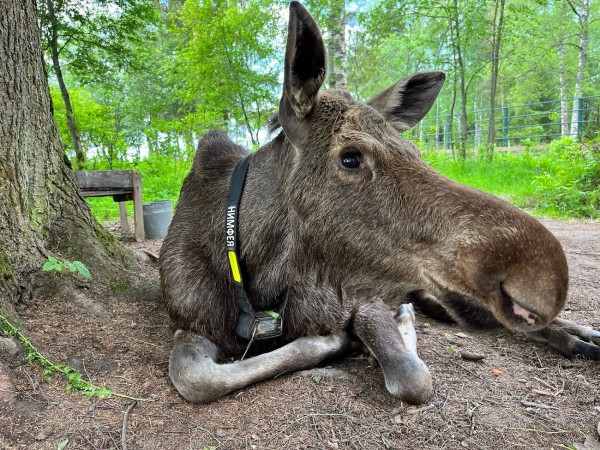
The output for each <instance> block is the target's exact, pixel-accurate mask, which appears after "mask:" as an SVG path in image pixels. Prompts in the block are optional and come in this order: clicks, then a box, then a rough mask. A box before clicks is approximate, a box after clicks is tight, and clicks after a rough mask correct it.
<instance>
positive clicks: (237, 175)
mask: <svg viewBox="0 0 600 450" xmlns="http://www.w3.org/2000/svg"><path fill="white" fill-rule="evenodd" d="M250 157H251V155H248V156H246V157H244V158H242V159H241V160H240V161H239V162H238V163H237V165H236V166H235V168H234V169H233V174H232V175H231V181H230V183H229V192H228V194H227V208H226V211H225V244H226V248H227V257H228V259H229V266H230V267H231V275H232V277H233V282H234V285H235V299H236V301H237V304H238V308H239V312H240V315H239V317H238V321H237V324H236V327H235V332H236V333H237V335H238V336H241V337H243V338H245V339H250V340H251V341H252V340H254V339H268V338H273V337H277V336H280V335H281V333H282V329H283V310H284V308H285V304H286V301H287V295H286V293H284V294H283V295H282V296H281V298H280V300H279V302H278V304H277V307H276V308H275V309H274V310H271V311H258V312H257V311H254V308H252V305H251V304H250V301H249V300H248V295H247V294H246V289H245V288H244V280H243V278H242V271H241V267H240V258H239V248H238V216H239V207H240V200H241V198H242V193H243V191H244V182H245V181H246V174H247V172H248V164H249V162H250Z"/></svg>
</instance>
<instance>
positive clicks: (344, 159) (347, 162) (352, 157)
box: [340, 151, 360, 169]
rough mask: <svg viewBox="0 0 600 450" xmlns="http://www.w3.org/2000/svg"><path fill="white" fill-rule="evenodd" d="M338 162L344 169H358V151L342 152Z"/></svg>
mask: <svg viewBox="0 0 600 450" xmlns="http://www.w3.org/2000/svg"><path fill="white" fill-rule="evenodd" d="M340 163H341V165H342V167H343V168H344V169H358V168H359V167H360V153H358V152H356V151H349V152H344V153H342V156H341V158H340Z"/></svg>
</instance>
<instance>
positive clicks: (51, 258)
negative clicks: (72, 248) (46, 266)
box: [48, 255, 58, 264]
mask: <svg viewBox="0 0 600 450" xmlns="http://www.w3.org/2000/svg"><path fill="white" fill-rule="evenodd" d="M48 261H50V262H51V263H54V264H56V263H57V262H58V259H56V258H55V257H54V256H52V255H48Z"/></svg>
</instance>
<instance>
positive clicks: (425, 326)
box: [423, 322, 431, 329]
mask: <svg viewBox="0 0 600 450" xmlns="http://www.w3.org/2000/svg"><path fill="white" fill-rule="evenodd" d="M423 328H425V329H427V328H431V324H430V323H429V322H425V323H423Z"/></svg>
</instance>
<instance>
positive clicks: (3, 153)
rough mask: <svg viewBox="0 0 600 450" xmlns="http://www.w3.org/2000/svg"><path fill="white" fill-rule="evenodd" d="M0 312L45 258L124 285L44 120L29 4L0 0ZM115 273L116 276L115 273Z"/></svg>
mask: <svg viewBox="0 0 600 450" xmlns="http://www.w3.org/2000/svg"><path fill="white" fill-rule="evenodd" d="M0 29H2V30H3V31H2V33H0V104H2V113H0V314H3V313H7V314H8V315H13V314H11V311H12V306H13V305H14V304H16V303H17V302H23V301H27V300H28V299H29V298H30V297H31V296H32V294H33V293H34V291H35V290H36V288H37V287H40V286H41V283H43V282H44V280H45V277H44V275H43V273H42V272H41V266H42V264H43V262H44V260H45V259H46V256H47V255H48V254H57V255H59V256H61V257H62V258H66V259H71V260H72V259H77V260H80V261H82V262H83V263H84V264H86V265H87V266H88V268H89V269H90V270H91V272H92V274H93V275H96V277H98V278H101V274H102V275H105V276H111V277H113V276H115V277H117V278H114V279H113V280H123V281H124V280H129V278H125V274H127V273H129V272H128V271H126V270H125V269H124V267H125V265H126V264H128V265H132V267H136V264H135V261H134V258H133V256H132V254H131V253H130V252H126V251H125V250H124V249H123V248H122V247H121V246H120V245H119V244H118V243H116V242H115V241H114V239H113V238H112V237H111V236H110V235H109V234H108V233H106V232H105V231H104V230H103V229H102V228H101V227H100V225H99V224H98V223H97V222H96V220H95V219H94V217H93V216H92V214H91V212H90V209H89V207H88V206H87V204H86V203H85V201H84V200H83V198H82V197H81V196H80V194H79V190H78V187H77V185H76V183H75V181H74V177H73V174H72V171H71V170H70V169H69V168H68V166H67V160H66V157H65V154H64V151H63V148H62V144H61V141H60V135H59V133H58V129H57V127H56V124H55V122H54V118H53V115H52V103H51V100H50V91H49V89H48V82H47V78H46V73H45V69H44V63H43V58H42V52H41V46H40V32H39V29H38V24H37V15H36V10H35V0H0ZM120 271H123V272H122V273H119V272H120Z"/></svg>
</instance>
